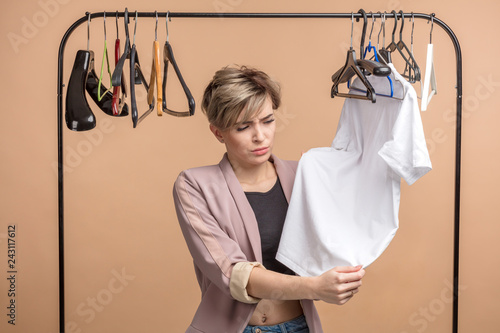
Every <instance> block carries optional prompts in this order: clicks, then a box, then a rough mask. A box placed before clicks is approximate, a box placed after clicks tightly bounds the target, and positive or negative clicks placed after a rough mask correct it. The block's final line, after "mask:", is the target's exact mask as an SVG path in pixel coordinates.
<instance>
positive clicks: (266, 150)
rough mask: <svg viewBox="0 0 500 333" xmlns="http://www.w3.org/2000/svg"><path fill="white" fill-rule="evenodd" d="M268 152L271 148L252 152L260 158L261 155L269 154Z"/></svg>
mask: <svg viewBox="0 0 500 333" xmlns="http://www.w3.org/2000/svg"><path fill="white" fill-rule="evenodd" d="M268 151H269V147H263V148H257V149H254V150H252V153H254V154H255V155H257V156H260V155H265V154H267V152H268Z"/></svg>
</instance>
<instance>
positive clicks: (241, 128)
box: [236, 126, 248, 132]
mask: <svg viewBox="0 0 500 333" xmlns="http://www.w3.org/2000/svg"><path fill="white" fill-rule="evenodd" d="M247 128H248V126H243V127H238V128H236V130H237V131H238V132H241V131H243V130H245V129H247Z"/></svg>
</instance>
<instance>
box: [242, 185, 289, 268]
mask: <svg viewBox="0 0 500 333" xmlns="http://www.w3.org/2000/svg"><path fill="white" fill-rule="evenodd" d="M245 194H246V196H247V199H248V202H249V203H250V206H252V209H253V212H254V213H255V217H256V219H257V223H258V225H259V234H260V241H261V248H262V261H263V263H262V264H263V265H264V267H265V268H267V269H268V270H271V271H274V272H278V273H283V274H289V275H295V273H294V272H293V271H292V270H290V269H289V268H288V267H286V266H285V265H283V264H282V263H280V262H279V261H277V260H276V252H277V251H278V246H279V242H280V239H281V233H282V231H283V225H284V224H285V217H286V211H287V209H288V202H287V201H286V197H285V194H284V193H283V189H282V188H281V183H280V180H279V178H278V180H277V181H276V184H274V186H273V188H272V189H270V190H269V191H268V192H245Z"/></svg>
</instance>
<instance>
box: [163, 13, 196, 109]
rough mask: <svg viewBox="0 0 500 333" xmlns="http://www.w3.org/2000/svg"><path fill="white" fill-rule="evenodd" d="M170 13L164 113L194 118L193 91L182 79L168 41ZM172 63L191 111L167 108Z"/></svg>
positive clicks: (164, 79)
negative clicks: (169, 73) (169, 71)
mask: <svg viewBox="0 0 500 333" xmlns="http://www.w3.org/2000/svg"><path fill="white" fill-rule="evenodd" d="M168 14H169V12H167V16H166V28H167V41H166V42H165V46H164V47H163V63H164V67H163V84H162V88H163V105H162V106H163V112H165V113H167V114H169V115H172V116H176V117H187V116H192V115H194V110H195V102H194V98H193V96H192V95H191V91H190V90H189V88H188V86H187V85H186V82H185V81H184V78H183V77H182V74H181V71H180V70H179V66H177V62H176V61H175V58H174V51H173V50H172V46H171V45H170V43H169V41H168V37H169V36H168V21H169V19H170V18H169V17H168ZM169 63H172V66H173V67H174V70H175V75H177V79H179V82H180V83H181V86H182V89H183V90H184V94H185V95H186V98H187V101H188V106H189V111H174V110H171V109H169V108H168V107H167V77H168V64H169Z"/></svg>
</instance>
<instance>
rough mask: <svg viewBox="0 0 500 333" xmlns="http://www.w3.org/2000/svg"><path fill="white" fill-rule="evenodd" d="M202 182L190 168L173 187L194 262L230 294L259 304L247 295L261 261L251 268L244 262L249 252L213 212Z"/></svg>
mask: <svg viewBox="0 0 500 333" xmlns="http://www.w3.org/2000/svg"><path fill="white" fill-rule="evenodd" d="M198 178H200V177H198ZM199 180H200V181H201V182H203V181H202V180H201V179H199ZM200 181H198V180H197V177H196V175H194V174H193V173H192V172H190V170H186V171H183V172H181V174H180V175H179V177H178V178H177V180H176V182H175V184H174V190H173V197H174V203H175V208H176V212H177V218H178V220H179V224H180V227H181V230H182V233H183V235H184V238H185V240H186V244H187V246H188V249H189V251H190V253H191V256H192V257H193V261H194V264H195V266H196V267H198V268H199V269H200V270H201V272H202V274H203V275H204V276H205V277H207V278H208V279H209V280H210V281H211V282H212V283H214V284H215V285H217V287H218V288H219V289H221V290H222V291H223V292H224V293H226V294H227V295H229V296H231V297H233V298H235V299H237V300H239V301H242V302H245V303H257V302H258V301H259V299H256V298H253V297H251V296H248V295H246V289H245V288H246V283H248V276H249V275H250V271H251V269H250V270H249V268H250V267H252V268H253V267H254V266H256V265H259V264H258V263H255V265H250V267H249V266H248V265H244V264H242V263H247V262H248V259H247V257H246V255H245V254H244V253H243V252H242V250H241V248H240V246H239V244H238V243H237V242H236V241H235V240H234V239H232V238H230V237H229V236H228V234H227V233H226V232H225V231H224V230H222V228H221V226H220V225H219V223H218V221H217V220H216V218H215V217H214V216H213V214H212V213H211V211H210V207H209V204H208V202H207V200H206V199H205V195H207V194H206V193H203V190H202V186H201V185H200ZM221 197H223V196H222V195H221ZM237 263H240V264H239V265H236V264H237ZM235 265H236V266H237V267H236V271H238V274H235V277H236V276H238V278H237V279H234V281H232V283H231V275H232V273H233V268H234V267H235ZM245 272H246V273H245ZM230 284H232V286H230ZM237 290H239V292H238V291H237ZM232 291H233V292H232ZM240 294H241V295H240Z"/></svg>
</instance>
